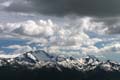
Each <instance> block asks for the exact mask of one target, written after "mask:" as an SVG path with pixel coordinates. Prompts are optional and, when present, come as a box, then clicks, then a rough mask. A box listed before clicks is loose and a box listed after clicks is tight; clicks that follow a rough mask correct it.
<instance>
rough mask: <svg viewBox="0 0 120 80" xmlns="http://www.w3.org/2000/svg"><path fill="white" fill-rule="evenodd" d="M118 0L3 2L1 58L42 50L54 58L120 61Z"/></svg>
mask: <svg viewBox="0 0 120 80" xmlns="http://www.w3.org/2000/svg"><path fill="white" fill-rule="evenodd" d="M119 4H120V1H119V0H0V54H1V55H3V54H5V55H6V54H7V55H11V54H20V53H24V52H27V51H31V50H36V49H43V50H45V51H48V52H49V53H50V54H53V55H65V56H74V57H82V56H86V55H95V56H96V57H99V58H101V59H112V60H116V61H120V59H119V56H120V8H119V7H120V5H119Z"/></svg>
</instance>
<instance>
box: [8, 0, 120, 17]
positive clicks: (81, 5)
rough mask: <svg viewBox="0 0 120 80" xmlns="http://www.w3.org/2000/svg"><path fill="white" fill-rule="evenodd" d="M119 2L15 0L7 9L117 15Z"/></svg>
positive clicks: (59, 13) (103, 0) (117, 0)
mask: <svg viewBox="0 0 120 80" xmlns="http://www.w3.org/2000/svg"><path fill="white" fill-rule="evenodd" d="M119 4H120V1H119V0H110V1H109V0H92V1H90V0H51V1H49V0H27V1H26V0H21V1H20V0H17V1H15V0H14V3H12V4H11V5H10V6H9V7H6V9H7V10H9V11H18V12H20V11H23V12H30V11H31V12H39V13H43V14H47V15H68V14H77V15H91V16H115V15H119V13H120V8H119V7H120V6H119Z"/></svg>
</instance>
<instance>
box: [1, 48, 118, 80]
mask: <svg viewBox="0 0 120 80" xmlns="http://www.w3.org/2000/svg"><path fill="white" fill-rule="evenodd" d="M0 77H1V78H2V79H3V80H10V79H11V80H120V63H117V62H114V61H111V60H107V61H101V60H99V59H98V58H96V57H95V56H93V55H88V56H86V57H83V58H74V57H72V56H71V57H65V56H64V55H58V56H55V55H52V54H51V55H50V54H49V53H47V52H45V51H43V50H36V51H30V52H26V53H23V54H20V55H18V56H16V57H12V58H11V57H10V58H4V57H0Z"/></svg>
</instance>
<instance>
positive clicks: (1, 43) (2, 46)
mask: <svg viewBox="0 0 120 80" xmlns="http://www.w3.org/2000/svg"><path fill="white" fill-rule="evenodd" d="M26 42H28V40H23V39H17V38H7V39H0V50H2V51H4V52H5V53H7V54H9V53H12V52H14V51H15V50H16V49H11V48H7V47H8V46H11V45H21V46H22V45H26Z"/></svg>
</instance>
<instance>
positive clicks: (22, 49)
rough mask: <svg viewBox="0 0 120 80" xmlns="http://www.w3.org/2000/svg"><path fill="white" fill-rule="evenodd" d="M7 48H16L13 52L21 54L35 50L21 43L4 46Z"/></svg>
mask: <svg viewBox="0 0 120 80" xmlns="http://www.w3.org/2000/svg"><path fill="white" fill-rule="evenodd" d="M3 48H6V49H15V50H14V52H12V53H11V54H21V53H25V52H28V51H31V50H33V49H32V48H31V47H30V46H28V45H25V46H21V45H10V46H7V47H3Z"/></svg>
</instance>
